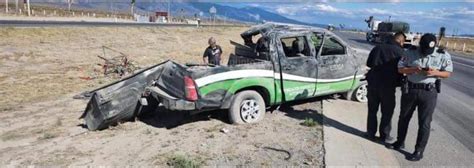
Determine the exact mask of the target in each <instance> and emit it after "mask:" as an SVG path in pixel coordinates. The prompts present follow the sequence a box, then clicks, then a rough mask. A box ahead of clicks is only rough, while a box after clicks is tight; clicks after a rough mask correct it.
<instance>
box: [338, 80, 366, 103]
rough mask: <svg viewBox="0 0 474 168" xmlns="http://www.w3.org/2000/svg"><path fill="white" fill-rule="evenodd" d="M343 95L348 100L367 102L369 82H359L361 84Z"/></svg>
mask: <svg viewBox="0 0 474 168" xmlns="http://www.w3.org/2000/svg"><path fill="white" fill-rule="evenodd" d="M343 97H344V98H345V99H346V100H355V101H358V102H362V103H365V102H367V82H361V83H359V86H357V87H356V88H355V89H353V90H350V91H348V92H346V93H345V94H343Z"/></svg>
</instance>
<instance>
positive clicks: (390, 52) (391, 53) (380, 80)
mask: <svg viewBox="0 0 474 168" xmlns="http://www.w3.org/2000/svg"><path fill="white" fill-rule="evenodd" d="M404 42H405V34H404V33H403V32H399V33H396V34H395V35H393V37H392V38H391V39H390V41H388V43H387V44H380V45H377V46H376V47H374V48H373V49H372V50H371V51H370V54H369V57H368V59H367V64H366V65H367V66H368V67H369V68H370V70H369V72H368V73H367V75H366V78H367V83H368V85H367V90H368V93H367V99H368V102H367V105H368V115H367V135H366V136H367V138H368V139H369V140H371V141H375V140H376V137H375V134H376V133H377V112H378V111H379V106H380V109H381V112H382V119H381V122H380V126H379V134H380V140H381V141H383V142H385V141H392V140H393V138H392V137H390V131H391V121H392V116H393V110H394V108H395V88H396V87H397V86H399V84H400V79H401V74H399V73H398V71H397V65H398V61H399V60H400V58H401V57H402V55H403V54H404V50H403V43H404Z"/></svg>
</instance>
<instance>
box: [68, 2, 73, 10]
mask: <svg viewBox="0 0 474 168" xmlns="http://www.w3.org/2000/svg"><path fill="white" fill-rule="evenodd" d="M72 1H73V0H67V11H68V12H71V5H72Z"/></svg>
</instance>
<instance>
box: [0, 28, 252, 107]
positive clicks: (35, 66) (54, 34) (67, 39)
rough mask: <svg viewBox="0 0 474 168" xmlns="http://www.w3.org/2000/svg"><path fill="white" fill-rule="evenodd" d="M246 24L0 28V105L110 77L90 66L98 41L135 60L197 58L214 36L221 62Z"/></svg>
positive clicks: (150, 62) (50, 95) (196, 60)
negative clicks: (207, 26)
mask: <svg viewBox="0 0 474 168" xmlns="http://www.w3.org/2000/svg"><path fill="white" fill-rule="evenodd" d="M245 29H246V28H202V29H196V28H171V27H169V28H158V27H156V28H134V27H94V28H85V27H78V28H0V39H2V40H1V41H0V96H2V97H3V98H2V99H0V109H2V111H3V110H11V109H12V108H14V107H16V106H18V105H21V104H25V103H31V102H35V101H38V100H42V101H43V100H50V99H51V98H54V97H58V96H62V95H65V94H67V93H79V92H81V91H84V90H87V89H92V88H95V87H97V86H99V85H103V84H105V83H108V82H110V81H111V80H113V79H108V78H100V79H95V80H84V79H81V77H87V76H97V75H98V74H100V72H96V71H94V69H98V68H99V67H98V66H97V65H96V64H97V63H102V60H100V59H99V58H97V55H101V54H102V46H104V45H105V46H109V47H112V48H115V49H118V50H120V51H122V52H124V53H128V54H130V55H131V56H130V58H131V59H132V60H134V61H136V62H137V63H138V64H139V65H140V66H142V67H145V66H150V65H153V64H156V63H160V62H162V61H165V60H168V59H171V60H175V61H177V62H180V63H186V62H193V63H199V62H201V61H202V52H203V51H204V48H205V47H207V39H208V38H209V37H211V36H214V37H215V38H216V39H217V41H218V43H219V45H221V46H222V48H223V50H224V54H223V56H224V62H226V61H227V58H226V56H228V55H229V54H230V52H231V51H232V50H233V47H232V46H231V45H230V43H229V40H234V41H241V39H240V33H241V32H242V31H244V30H245ZM110 56H113V55H110Z"/></svg>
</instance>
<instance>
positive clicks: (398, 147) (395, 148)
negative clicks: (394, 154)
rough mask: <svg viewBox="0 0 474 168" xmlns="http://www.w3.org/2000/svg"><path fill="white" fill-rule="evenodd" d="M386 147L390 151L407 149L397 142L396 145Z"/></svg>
mask: <svg viewBox="0 0 474 168" xmlns="http://www.w3.org/2000/svg"><path fill="white" fill-rule="evenodd" d="M385 147H387V148H388V149H394V150H401V149H403V148H405V144H403V143H400V142H398V141H396V142H394V143H391V144H387V145H385Z"/></svg>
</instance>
